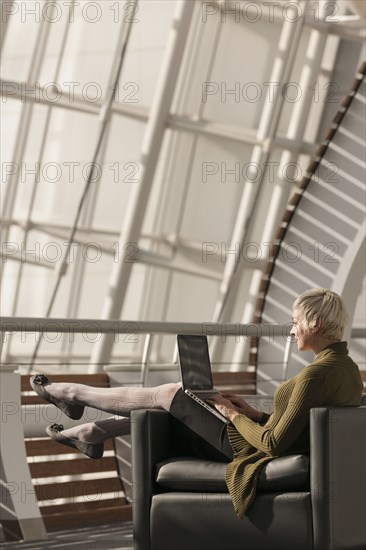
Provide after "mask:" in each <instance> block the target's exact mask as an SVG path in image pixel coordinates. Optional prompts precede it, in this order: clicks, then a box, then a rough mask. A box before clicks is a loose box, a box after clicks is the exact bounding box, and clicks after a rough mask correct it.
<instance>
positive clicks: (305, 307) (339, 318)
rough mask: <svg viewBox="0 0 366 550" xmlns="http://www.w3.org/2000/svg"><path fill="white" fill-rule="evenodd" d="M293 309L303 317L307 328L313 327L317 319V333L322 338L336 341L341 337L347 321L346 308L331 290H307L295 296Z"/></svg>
mask: <svg viewBox="0 0 366 550" xmlns="http://www.w3.org/2000/svg"><path fill="white" fill-rule="evenodd" d="M293 309H294V310H297V311H298V312H299V313H300V315H301V316H302V317H303V319H304V321H305V323H306V325H307V328H314V327H315V324H316V322H317V321H319V322H320V329H319V335H320V336H321V337H322V338H324V340H329V341H331V342H336V341H339V340H341V339H342V336H343V332H344V329H345V327H346V325H347V322H348V315H347V310H346V306H345V305H344V302H343V300H342V298H341V297H340V296H339V295H338V294H336V293H335V292H333V291H332V290H329V289H328V288H312V289H311V290H307V291H306V292H304V293H303V294H301V295H300V296H299V297H298V298H296V300H295V302H294V305H293Z"/></svg>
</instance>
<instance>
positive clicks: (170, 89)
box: [90, 1, 195, 372]
mask: <svg viewBox="0 0 366 550" xmlns="http://www.w3.org/2000/svg"><path fill="white" fill-rule="evenodd" d="M194 8H195V3H194V2H182V1H179V2H177V7H176V13H175V17H174V22H173V26H172V28H171V30H170V33H169V36H168V42H167V49H166V54H165V59H164V61H163V66H162V70H161V73H160V76H159V81H158V84H157V87H156V93H155V97H154V99H153V102H152V105H151V111H150V117H149V121H148V123H147V126H146V130H145V135H144V140H143V143H142V150H141V176H140V181H139V182H138V183H137V184H136V185H135V186H134V187H133V189H132V191H131V195H130V198H129V201H128V206H127V211H126V216H125V219H124V222H123V225H122V229H121V237H120V241H119V249H120V250H126V247H128V246H129V245H130V244H131V243H138V242H139V240H140V235H141V228H142V224H143V220H144V213H145V210H146V206H147V202H148V198H149V195H150V190H151V187H152V183H153V179H154V175H155V169H156V165H157V162H158V158H159V153H160V148H161V145H162V142H163V137H164V129H165V122H166V118H167V116H168V113H169V111H170V106H171V102H172V99H173V94H174V91H175V86H176V81H177V77H178V72H179V69H180V65H181V60H182V57H183V53H184V48H185V45H186V42H187V36H188V33H189V28H190V23H191V20H192V15H193V11H194ZM131 269H132V263H130V262H127V261H123V262H121V263H120V264H114V266H113V268H112V273H111V278H110V283H109V291H108V295H107V296H106V297H105V302H104V306H103V310H102V318H103V319H110V318H116V317H119V316H120V314H121V311H122V307H123V303H124V299H125V296H126V291H127V285H128V282H129V278H130V274H131ZM112 348H113V338H111V337H110V336H107V335H104V336H103V337H102V338H101V340H100V341H99V342H98V343H97V344H95V347H94V350H93V353H92V357H91V363H92V365H93V364H98V363H105V362H107V361H109V358H110V355H111V352H112ZM90 370H91V372H94V371H95V369H94V367H93V366H91V369H90Z"/></svg>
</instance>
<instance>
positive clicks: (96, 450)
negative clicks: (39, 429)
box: [46, 424, 104, 459]
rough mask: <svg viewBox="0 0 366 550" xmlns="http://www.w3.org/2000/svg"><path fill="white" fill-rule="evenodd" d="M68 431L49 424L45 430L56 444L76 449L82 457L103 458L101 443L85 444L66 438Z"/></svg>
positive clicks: (59, 426) (102, 445)
mask: <svg viewBox="0 0 366 550" xmlns="http://www.w3.org/2000/svg"><path fill="white" fill-rule="evenodd" d="M68 431H69V430H64V427H63V425H62V424H51V425H50V426H47V428H46V432H47V434H48V435H49V436H50V437H51V438H52V439H53V440H54V441H57V442H58V443H62V444H63V445H67V446H68V447H71V448H73V449H76V450H78V451H80V452H81V453H83V454H84V455H86V456H88V457H89V458H96V459H97V458H101V457H102V456H103V452H104V444H103V443H87V442H86V441H81V440H79V439H76V438H74V437H68V435H67V432H68ZM62 432H65V433H62Z"/></svg>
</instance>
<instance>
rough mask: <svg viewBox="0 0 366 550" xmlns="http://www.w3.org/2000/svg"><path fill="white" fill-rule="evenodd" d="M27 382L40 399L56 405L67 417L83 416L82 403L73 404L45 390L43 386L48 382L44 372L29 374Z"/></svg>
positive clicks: (76, 418) (77, 418) (77, 417)
mask: <svg viewBox="0 0 366 550" xmlns="http://www.w3.org/2000/svg"><path fill="white" fill-rule="evenodd" d="M29 382H30V385H31V386H32V388H33V390H34V391H35V392H36V394H37V395H39V397H42V399H44V400H45V401H48V402H49V403H52V404H53V405H56V407H58V408H59V409H60V410H61V411H62V412H63V413H64V414H66V416H68V417H69V418H72V419H73V420H79V418H81V417H82V416H83V413H84V405H75V404H73V403H67V402H66V401H61V399H57V398H56V397H53V395H51V394H49V393H48V391H47V390H45V388H44V386H46V385H47V384H49V383H50V382H49V380H48V378H47V376H45V375H44V374H36V375H35V376H31V378H30V381H29Z"/></svg>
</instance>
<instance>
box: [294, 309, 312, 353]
mask: <svg viewBox="0 0 366 550" xmlns="http://www.w3.org/2000/svg"><path fill="white" fill-rule="evenodd" d="M290 334H291V336H293V337H294V338H295V339H296V343H297V349H298V350H299V351H306V350H313V349H314V343H315V338H316V332H315V331H314V330H312V329H310V328H308V327H307V326H306V322H305V320H304V318H303V315H302V313H301V312H300V311H299V310H296V309H294V311H293V316H292V329H291V332H290Z"/></svg>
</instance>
